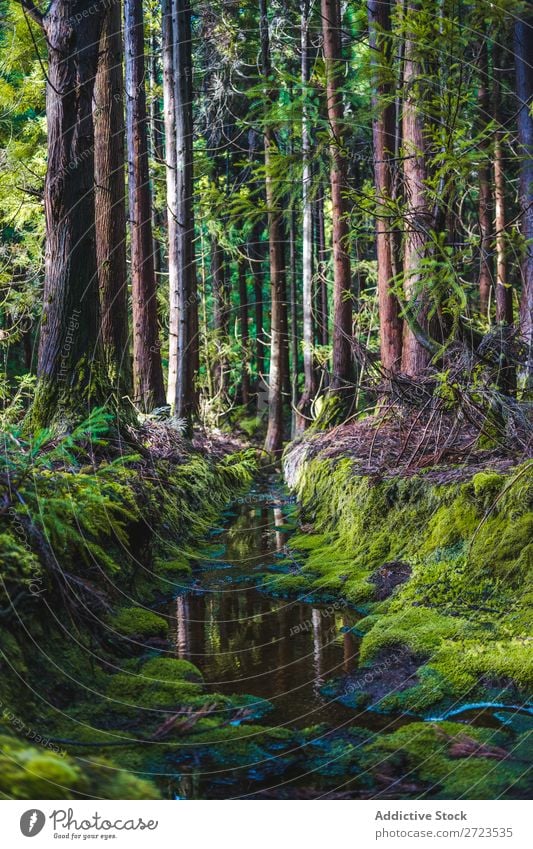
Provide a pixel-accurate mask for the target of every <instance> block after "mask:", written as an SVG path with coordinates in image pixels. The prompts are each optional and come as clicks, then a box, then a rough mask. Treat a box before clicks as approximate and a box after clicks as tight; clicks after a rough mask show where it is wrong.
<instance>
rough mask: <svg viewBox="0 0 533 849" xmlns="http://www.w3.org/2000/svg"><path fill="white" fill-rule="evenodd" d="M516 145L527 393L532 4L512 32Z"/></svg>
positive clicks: (531, 320)
mask: <svg viewBox="0 0 533 849" xmlns="http://www.w3.org/2000/svg"><path fill="white" fill-rule="evenodd" d="M514 55H515V68H516V95H517V98H518V109H519V112H518V143H519V156H520V190H519V192H520V194H519V199H520V213H521V227H522V236H523V238H524V241H525V242H526V247H525V251H524V257H523V260H522V297H521V300H520V335H521V337H522V340H523V342H524V344H525V346H526V368H525V384H526V387H525V388H526V389H527V390H528V391H530V390H531V389H533V118H532V117H531V101H532V98H533V68H532V61H533V60H532V58H531V57H532V56H533V11H532V7H531V4H530V5H529V7H527V8H526V10H525V11H524V13H523V14H522V16H521V17H519V18H517V19H516V22H515V31H514Z"/></svg>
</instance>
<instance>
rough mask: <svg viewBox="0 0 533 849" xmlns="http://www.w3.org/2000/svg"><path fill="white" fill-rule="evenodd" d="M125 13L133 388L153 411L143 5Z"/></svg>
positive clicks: (129, 1) (159, 384) (157, 377)
mask: <svg viewBox="0 0 533 849" xmlns="http://www.w3.org/2000/svg"><path fill="white" fill-rule="evenodd" d="M124 9H125V27H124V35H125V52H126V126H127V147H128V178H129V186H128V188H129V217H130V228H131V298H132V313H133V384H134V394H135V399H136V401H137V403H138V404H139V405H140V406H141V408H142V409H143V410H144V411H146V412H149V411H150V410H152V409H154V407H157V406H159V405H161V404H164V403H165V392H164V388H163V370H162V367H161V350H160V342H159V331H158V325H157V290H156V283H155V273H154V256H153V242H152V198H151V190H150V181H149V173H148V132H147V130H148V128H147V114H146V91H145V87H144V83H145V59H144V21H143V8H142V2H141V0H125V5H124Z"/></svg>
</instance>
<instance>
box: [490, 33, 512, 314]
mask: <svg viewBox="0 0 533 849" xmlns="http://www.w3.org/2000/svg"><path fill="white" fill-rule="evenodd" d="M500 63H501V54H500V52H499V50H498V48H497V45H496V43H495V44H494V69H493V77H494V90H493V98H494V120H495V122H496V127H495V130H494V205H495V227H496V321H497V322H498V323H500V324H512V323H513V290H512V288H511V286H510V285H509V281H508V279H507V255H506V254H507V251H506V232H505V227H506V210H505V166H504V162H503V128H502V120H501V118H502V116H501V102H500V101H501V69H500V67H499V65H500Z"/></svg>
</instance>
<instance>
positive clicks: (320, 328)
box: [315, 183, 329, 345]
mask: <svg viewBox="0 0 533 849" xmlns="http://www.w3.org/2000/svg"><path fill="white" fill-rule="evenodd" d="M315 208H316V246H317V251H316V253H317V284H316V288H317V292H316V294H317V298H316V303H317V321H316V325H317V339H318V343H319V344H320V345H328V344H329V326H328V325H329V308H328V285H327V279H326V268H327V249H326V228H325V226H324V187H323V186H322V183H320V184H319V187H318V192H317V198H316V207H315Z"/></svg>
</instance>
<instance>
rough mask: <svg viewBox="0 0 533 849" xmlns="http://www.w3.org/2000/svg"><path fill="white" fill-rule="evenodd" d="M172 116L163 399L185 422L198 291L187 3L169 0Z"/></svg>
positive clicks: (190, 400) (191, 401)
mask: <svg viewBox="0 0 533 849" xmlns="http://www.w3.org/2000/svg"><path fill="white" fill-rule="evenodd" d="M172 31H173V44H174V83H175V85H174V91H175V122H176V262H177V274H176V280H175V281H173V282H172V283H171V288H170V304H169V309H170V345H169V366H168V396H167V397H168V400H169V403H170V404H171V407H172V409H173V411H174V413H175V415H177V416H179V417H180V418H183V419H186V420H187V421H189V422H190V420H191V418H192V415H193V413H194V409H195V403H196V401H195V390H194V377H195V373H196V371H197V368H198V295H197V284H196V268H195V255H194V254H195V252H194V206H193V191H194V182H193V122H192V99H193V90H192V53H191V39H192V32H191V7H190V3H189V0H172Z"/></svg>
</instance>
